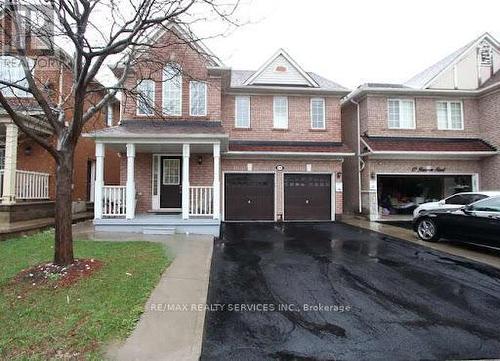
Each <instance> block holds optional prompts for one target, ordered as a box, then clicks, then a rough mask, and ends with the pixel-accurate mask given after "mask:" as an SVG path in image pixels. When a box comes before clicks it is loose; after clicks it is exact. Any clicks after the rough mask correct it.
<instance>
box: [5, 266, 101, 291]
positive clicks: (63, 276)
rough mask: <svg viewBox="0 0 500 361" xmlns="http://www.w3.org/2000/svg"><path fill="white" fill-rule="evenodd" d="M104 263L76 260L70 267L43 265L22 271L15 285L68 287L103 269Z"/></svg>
mask: <svg viewBox="0 0 500 361" xmlns="http://www.w3.org/2000/svg"><path fill="white" fill-rule="evenodd" d="M103 265H104V263H103V262H101V261H98V260H95V259H75V262H74V263H72V264H71V265H69V266H58V265H56V264H53V263H42V264H39V265H37V266H35V267H32V268H29V269H25V270H22V271H21V272H20V273H19V274H18V275H17V276H16V277H14V280H13V283H19V284H21V283H24V284H31V285H32V286H41V285H47V284H48V285H51V286H52V285H53V286H54V287H56V288H57V287H67V286H70V285H72V284H74V283H75V282H77V281H78V280H80V279H82V278H85V277H89V276H90V275H91V274H93V273H94V272H96V271H98V270H99V269H101V267H102V266H103Z"/></svg>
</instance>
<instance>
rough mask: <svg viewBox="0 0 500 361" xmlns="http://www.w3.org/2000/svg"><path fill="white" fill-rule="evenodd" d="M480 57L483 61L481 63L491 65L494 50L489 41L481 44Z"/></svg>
mask: <svg viewBox="0 0 500 361" xmlns="http://www.w3.org/2000/svg"><path fill="white" fill-rule="evenodd" d="M479 58H480V61H481V65H491V61H492V51H491V45H490V43H488V42H487V41H483V42H482V43H481V44H480V45H479Z"/></svg>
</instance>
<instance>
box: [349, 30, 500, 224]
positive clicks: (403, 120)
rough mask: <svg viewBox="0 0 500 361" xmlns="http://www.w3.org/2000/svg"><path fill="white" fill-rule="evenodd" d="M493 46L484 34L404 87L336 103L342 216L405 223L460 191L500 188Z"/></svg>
mask: <svg viewBox="0 0 500 361" xmlns="http://www.w3.org/2000/svg"><path fill="white" fill-rule="evenodd" d="M499 69H500V45H499V43H498V42H497V41H496V40H495V39H494V38H493V37H492V36H491V35H489V34H484V35H482V36H480V37H479V38H477V39H475V40H474V41H472V42H470V43H469V44H467V45H465V46H464V47H462V48H461V49H458V50H457V51H456V52H454V53H453V54H451V55H449V56H448V57H446V58H445V59H443V60H441V61H440V62H438V63H436V64H434V65H433V66H431V67H430V68H428V69H426V70H424V71H423V72H422V73H420V74H418V75H416V76H415V77H413V78H412V79H410V80H409V81H408V82H406V83H405V84H373V83H371V84H364V85H361V86H360V87H358V88H357V89H356V90H355V91H353V92H352V93H351V94H350V95H349V96H348V97H346V98H345V99H344V100H343V103H342V122H343V124H342V129H343V135H344V139H345V142H346V144H347V145H348V146H350V147H352V148H353V149H355V150H356V155H357V157H353V158H350V159H347V160H346V162H345V164H344V186H345V189H344V190H345V197H346V208H347V209H346V211H348V212H353V213H358V212H362V213H364V214H367V215H369V216H370V218H371V219H376V220H380V219H396V218H405V217H407V216H408V215H410V214H411V211H412V210H413V209H414V208H415V207H416V206H417V205H418V204H421V203H424V202H427V201H432V200H438V199H442V198H443V197H445V196H448V195H451V194H453V193H457V192H461V191H472V190H479V189H482V190H498V189H500V156H499V153H498V147H499V146H500V133H499V125H500V124H499V117H500V105H499V104H500V103H499V101H500V95H499V94H500V93H499V91H500V76H499V74H500V72H499V71H498V70H499Z"/></svg>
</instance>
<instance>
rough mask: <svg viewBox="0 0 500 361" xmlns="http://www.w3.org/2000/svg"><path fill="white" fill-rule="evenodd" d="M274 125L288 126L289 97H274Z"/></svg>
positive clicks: (281, 127) (276, 126)
mask: <svg viewBox="0 0 500 361" xmlns="http://www.w3.org/2000/svg"><path fill="white" fill-rule="evenodd" d="M273 115H274V116H273V126H274V128H278V129H286V128H288V98H287V97H274V99H273Z"/></svg>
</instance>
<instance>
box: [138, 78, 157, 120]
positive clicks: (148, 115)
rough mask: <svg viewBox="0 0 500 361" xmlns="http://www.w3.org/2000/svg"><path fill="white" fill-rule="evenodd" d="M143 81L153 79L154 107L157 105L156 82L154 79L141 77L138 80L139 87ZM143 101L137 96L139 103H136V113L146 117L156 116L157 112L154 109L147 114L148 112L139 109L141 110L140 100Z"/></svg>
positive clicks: (152, 100)
mask: <svg viewBox="0 0 500 361" xmlns="http://www.w3.org/2000/svg"><path fill="white" fill-rule="evenodd" d="M142 81H151V82H153V98H152V99H151V102H152V103H153V109H154V107H155V102H156V83H155V81H154V80H153V79H141V80H139V81H138V82H137V87H139V83H141V82H142ZM140 101H141V99H140V97H138V98H137V104H136V115H141V116H144V117H152V116H154V114H155V112H154V110H153V112H152V113H151V114H147V113H141V112H140V111H139V110H140V107H139V102H140Z"/></svg>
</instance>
